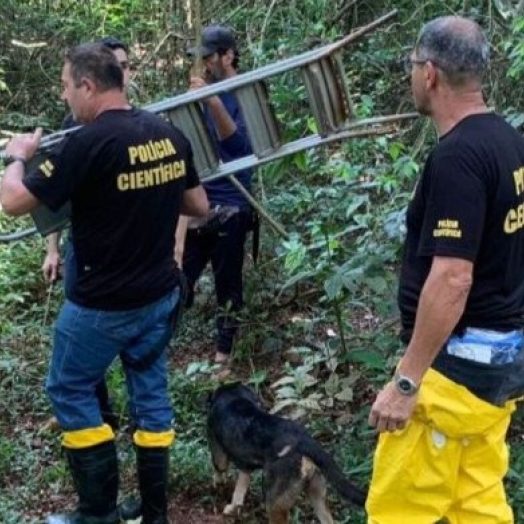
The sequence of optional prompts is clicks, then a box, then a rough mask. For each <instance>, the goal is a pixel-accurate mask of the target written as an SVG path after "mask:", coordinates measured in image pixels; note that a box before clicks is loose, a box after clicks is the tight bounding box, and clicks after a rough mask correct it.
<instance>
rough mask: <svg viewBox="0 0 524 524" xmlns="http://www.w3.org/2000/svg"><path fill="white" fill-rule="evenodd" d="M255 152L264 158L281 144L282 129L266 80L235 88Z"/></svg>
mask: <svg viewBox="0 0 524 524" xmlns="http://www.w3.org/2000/svg"><path fill="white" fill-rule="evenodd" d="M235 95H236V97H237V100H238V103H239V104H240V108H241V109H242V116H243V117H244V122H245V124H246V128H247V132H248V135H249V138H250V140H251V147H252V148H253V153H254V154H255V155H256V156H257V157H259V158H262V157H264V156H266V155H269V154H271V153H273V152H274V151H275V150H276V149H278V148H279V147H280V145H281V141H280V130H279V127H278V123H277V120H276V118H275V114H274V111H273V108H272V107H271V102H270V100H269V96H268V92H267V86H266V84H265V82H262V81H259V82H255V83H254V84H250V85H247V86H243V87H241V88H239V89H236V90H235Z"/></svg>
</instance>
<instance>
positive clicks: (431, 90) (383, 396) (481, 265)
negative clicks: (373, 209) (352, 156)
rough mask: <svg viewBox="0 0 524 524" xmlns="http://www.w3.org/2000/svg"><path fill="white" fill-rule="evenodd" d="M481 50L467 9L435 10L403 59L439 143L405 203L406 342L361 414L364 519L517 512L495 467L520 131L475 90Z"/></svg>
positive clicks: (522, 367) (518, 297) (521, 298)
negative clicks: (454, 12) (366, 432)
mask: <svg viewBox="0 0 524 524" xmlns="http://www.w3.org/2000/svg"><path fill="white" fill-rule="evenodd" d="M488 50H489V46H488V43H487V41H486V39H485V37H484V35H483V33H482V30H481V29H480V27H479V26H478V25H477V24H476V23H474V22H472V21H470V20H467V19H465V18H461V17H442V18H437V19H435V20H433V21H431V22H429V23H428V24H426V25H425V26H424V27H423V28H422V31H421V32H420V35H419V37H418V40H417V43H416V45H415V48H414V50H413V52H412V53H411V55H410V56H409V57H408V58H407V60H406V66H407V69H408V71H409V72H410V74H411V86H412V92H413V98H414V101H415V105H416V107H417V110H418V111H419V112H420V113H422V114H424V115H427V116H430V117H431V118H432V120H433V122H434V124H435V126H436V128H437V132H438V135H439V143H438V144H437V146H436V147H435V148H434V149H433V150H432V152H431V153H430V156H429V158H428V160H427V162H426V165H425V167H424V171H423V173H422V176H421V178H420V180H419V181H418V184H417V187H416V189H415V192H414V195H413V199H412V202H411V204H410V206H409V209H408V213H407V237H406V241H405V245H404V258H403V263H402V271H401V277H400V286H399V307H400V311H401V319H402V337H401V338H402V340H403V342H405V343H406V344H407V348H406V351H405V354H404V356H403V358H402V359H401V361H400V363H399V365H398V367H397V369H396V372H395V376H394V378H393V380H392V381H391V382H390V383H389V384H387V385H386V386H385V387H384V389H383V390H382V391H381V392H380V393H379V394H378V396H377V398H376V400H375V402H374V404H373V406H372V408H371V412H370V415H369V422H370V424H371V425H372V426H374V427H376V428H377V430H378V431H379V432H380V437H379V442H378V446H377V449H376V453H375V457H374V465H373V477H372V481H371V486H370V491H369V496H368V500H367V505H366V508H367V511H368V523H369V524H399V523H402V524H435V523H436V522H439V521H440V520H441V519H445V520H446V521H447V522H449V523H450V524H511V523H513V522H514V521H513V513H512V510H511V508H510V506H509V505H508V503H507V501H506V495H505V492H504V486H503V478H504V475H505V473H506V471H507V468H508V451H507V447H506V443H505V437H506V432H507V429H508V426H509V423H510V419H511V414H512V412H513V411H514V409H515V402H514V399H516V398H517V397H519V396H521V395H522V393H523V391H524V349H523V348H524V336H523V334H522V329H521V318H522V314H523V312H524V278H522V268H523V267H524V220H520V219H519V217H520V216H521V215H522V209H524V140H523V139H522V137H521V136H520V135H519V134H518V133H517V132H516V131H515V130H514V129H513V128H512V127H511V126H509V125H508V124H507V123H506V122H505V121H504V120H503V119H502V118H501V117H499V116H498V115H495V114H493V113H490V112H489V111H488V109H487V107H486V104H485V102H484V98H483V94H482V77H483V74H484V73H485V71H486V68H487V63H488ZM519 210H520V211H519Z"/></svg>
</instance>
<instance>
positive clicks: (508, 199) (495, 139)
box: [398, 113, 524, 342]
mask: <svg viewBox="0 0 524 524" xmlns="http://www.w3.org/2000/svg"><path fill="white" fill-rule="evenodd" d="M523 228H524V139H523V138H522V137H521V136H520V135H519V133H518V132H517V131H516V130H515V129H513V128H512V127H511V126H510V125H509V124H507V123H506V122H505V121H504V119H503V118H501V117H500V116H498V115H495V114H491V113H487V114H479V115H471V116H469V117H467V118H464V119H463V120H462V121H460V122H459V123H458V124H457V125H456V126H455V127H454V128H453V129H452V130H451V131H449V132H448V133H447V134H446V135H444V136H443V137H441V139H440V142H439V144H438V145H437V146H436V147H435V148H434V149H433V151H432V152H431V154H430V155H429V158H428V160H427V162H426V165H425V167H424V172H423V173H422V176H421V178H420V180H419V183H418V184H417V187H416V188H415V192H414V196H413V200H412V202H411V203H410V205H409V208H408V213H407V230H408V232H407V238H406V241H405V245H404V257H403V262H402V271H401V277H400V286H399V297H398V299H399V307H400V311H401V317H402V328H403V339H404V340H405V341H406V342H407V340H409V338H410V337H411V334H412V331H413V326H414V323H415V313H416V309H417V304H418V299H419V296H420V292H421V290H422V286H423V285H424V282H425V280H426V278H427V276H428V273H429V270H430V267H431V262H432V257H434V256H449V257H456V258H461V259H465V260H469V261H472V262H473V263H474V270H473V285H472V288H471V291H470V294H469V297H468V301H467V304H466V309H465V312H464V314H463V315H462V318H461V319H460V321H459V323H458V325H457V327H456V329H455V331H456V332H460V331H461V330H462V329H464V328H466V327H480V328H485V329H494V330H501V331H506V330H511V329H515V328H518V327H520V326H521V321H522V313H523V309H524V229H523Z"/></svg>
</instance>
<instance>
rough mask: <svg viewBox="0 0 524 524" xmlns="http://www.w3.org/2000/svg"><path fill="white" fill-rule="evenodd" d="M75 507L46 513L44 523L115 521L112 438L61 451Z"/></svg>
mask: <svg viewBox="0 0 524 524" xmlns="http://www.w3.org/2000/svg"><path fill="white" fill-rule="evenodd" d="M65 453H66V456H67V461H68V463H69V468H70V470H71V474H72V476H73V482H74V485H75V489H76V493H77V495H78V507H77V509H76V511H74V512H73V513H67V514H62V515H50V516H48V517H47V521H46V522H47V524H118V523H119V522H120V516H119V513H118V510H117V506H116V499H117V495H118V463H117V457H116V448H115V443H114V441H110V442H104V443H102V444H99V445H97V446H93V447H90V448H84V449H67V448H66V450H65Z"/></svg>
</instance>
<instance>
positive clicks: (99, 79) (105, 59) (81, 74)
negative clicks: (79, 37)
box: [65, 43, 124, 91]
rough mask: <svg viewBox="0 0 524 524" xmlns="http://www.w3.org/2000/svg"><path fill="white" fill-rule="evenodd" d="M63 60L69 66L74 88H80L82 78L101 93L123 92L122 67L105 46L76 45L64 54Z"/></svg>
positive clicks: (100, 44)
mask: <svg viewBox="0 0 524 524" xmlns="http://www.w3.org/2000/svg"><path fill="white" fill-rule="evenodd" d="M65 58H66V61H68V62H69V64H70V66H71V77H72V79H73V82H74V83H75V86H76V87H80V84H81V82H82V78H89V79H91V80H92V81H93V82H94V83H95V84H96V85H97V86H98V87H99V88H100V90H101V91H107V90H110V89H120V90H123V88H124V87H123V86H124V81H123V78H124V73H123V72H122V67H121V66H120V64H119V63H118V60H117V59H116V58H115V55H114V54H113V51H111V49H109V47H108V46H106V45H105V44H102V43H96V44H81V45H77V46H76V47H73V48H71V49H69V50H68V51H67V52H66V55H65Z"/></svg>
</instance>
